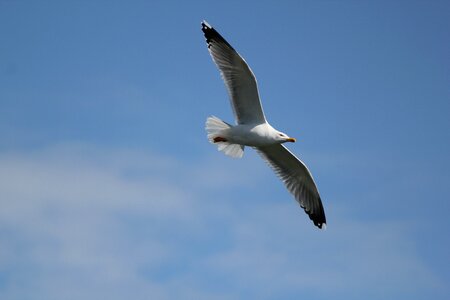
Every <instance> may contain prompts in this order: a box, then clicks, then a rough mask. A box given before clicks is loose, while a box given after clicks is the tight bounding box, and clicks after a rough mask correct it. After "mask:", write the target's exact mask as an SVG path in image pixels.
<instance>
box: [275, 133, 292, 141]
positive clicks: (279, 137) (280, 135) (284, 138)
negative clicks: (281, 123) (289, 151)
mask: <svg viewBox="0 0 450 300" xmlns="http://www.w3.org/2000/svg"><path fill="white" fill-rule="evenodd" d="M275 140H276V141H277V142H279V143H280V144H282V143H286V142H291V143H295V139H294V138H291V137H289V136H288V135H287V134H286V133H283V132H281V131H277V132H276V135H275Z"/></svg>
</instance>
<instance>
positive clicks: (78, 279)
mask: <svg viewBox="0 0 450 300" xmlns="http://www.w3.org/2000/svg"><path fill="white" fill-rule="evenodd" d="M255 158H256V157H254V158H252V156H250V157H247V159H246V160H243V161H238V162H237V163H236V165H235V164H234V163H235V162H236V161H232V163H229V164H224V165H223V166H222V165H221V166H220V168H217V167H211V166H213V162H212V161H211V160H209V159H206V160H205V161H202V162H197V163H181V162H179V161H177V160H176V159H174V158H170V157H164V156H161V155H155V154H152V155H149V154H146V153H143V152H141V151H135V150H129V149H128V150H123V149H121V150H109V149H99V148H95V147H91V146H86V145H82V144H65V145H58V146H53V147H49V148H48V149H44V150H39V151H34V152H32V153H3V154H0V166H1V168H0V205H1V211H0V232H2V234H1V235H0V274H3V275H1V277H0V283H1V284H0V297H1V298H2V299H41V298H42V299H61V298H64V299H80V298H83V299H98V298H109V299H123V298H129V297H132V298H133V299H141V298H142V299H149V298H151V299H179V298H182V299H186V298H188V299H236V298H249V297H250V298H273V299H279V295H285V296H286V297H288V296H291V297H292V295H296V294H298V293H302V294H307V295H310V296H313V297H315V298H318V299H320V298H322V297H323V298H328V297H329V296H330V295H338V296H341V297H342V298H345V299H356V298H358V299H359V298H361V297H362V296H363V295H369V296H372V298H373V299H377V298H379V297H383V298H384V299H386V298H390V297H391V296H392V297H394V296H395V297H397V296H405V295H408V296H409V295H413V294H414V293H418V292H421V291H429V290H430V289H434V288H440V284H442V283H441V282H440V281H439V280H438V279H437V278H436V276H434V274H433V273H432V271H431V270H430V269H429V268H428V267H427V266H426V265H424V263H423V262H421V260H420V259H419V257H418V255H417V254H416V253H415V251H414V249H415V248H414V244H413V242H412V241H411V239H410V238H409V235H408V229H407V227H406V226H404V224H402V223H401V221H399V222H374V221H372V222H360V221H354V220H346V219H348V216H347V217H344V216H345V215H346V214H345V211H343V210H341V209H339V207H328V211H329V214H331V215H333V216H334V220H333V222H332V225H331V226H330V227H329V228H328V229H327V231H325V232H321V231H318V230H316V229H315V228H314V227H313V226H312V225H311V223H310V221H309V220H308V219H307V217H306V215H305V214H304V213H303V212H302V211H301V210H300V209H299V208H297V206H296V205H295V203H294V201H293V200H292V201H289V196H288V194H287V193H286V194H283V198H286V199H283V200H280V201H276V202H272V201H270V199H269V198H270V196H269V195H267V191H268V189H266V188H259V187H258V186H257V184H258V183H261V182H262V181H263V179H264V178H263V177H260V176H263V175H258V177H254V176H251V175H252V174H253V173H254V170H255V169H256V170H258V171H260V170H262V168H264V164H262V163H261V162H260V161H258V162H256V159H255ZM238 164H243V166H244V167H243V168H240V170H241V171H240V172H236V168H235V167H236V166H238ZM257 173H260V172H257ZM174 174H177V175H174ZM263 174H268V173H263ZM270 180H271V181H270V182H272V181H273V182H274V183H273V184H274V185H277V184H278V185H280V183H277V182H275V179H274V176H272V177H271V178H270ZM230 186H231V187H233V188H228V189H227V188H226V187H230ZM233 189H234V190H237V192H233ZM249 193H251V194H249ZM250 195H252V196H253V197H250ZM241 198H246V201H244V200H243V199H241ZM336 201H337V200H336ZM380 287H382V288H380ZM389 295H391V296H389ZM392 297H391V298H392ZM369 298H370V297H369Z"/></svg>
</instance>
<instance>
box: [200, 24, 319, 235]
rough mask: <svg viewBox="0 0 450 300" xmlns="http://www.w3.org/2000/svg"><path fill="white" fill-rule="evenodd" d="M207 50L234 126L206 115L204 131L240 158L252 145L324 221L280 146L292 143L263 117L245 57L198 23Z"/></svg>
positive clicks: (308, 182)
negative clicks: (226, 95)
mask: <svg viewBox="0 0 450 300" xmlns="http://www.w3.org/2000/svg"><path fill="white" fill-rule="evenodd" d="M202 31H203V33H204V34H205V38H206V42H207V44H208V50H209V52H210V54H211V56H212V58H213V60H214V62H215V63H216V65H217V66H218V68H219V70H220V73H221V75H222V78H223V80H224V81H225V85H226V87H227V89H228V93H229V95H230V100H231V106H232V108H233V112H234V115H235V118H236V125H231V124H229V123H226V122H224V121H222V120H220V119H219V118H217V117H214V116H212V117H209V118H208V119H207V121H206V131H207V133H208V139H209V141H210V142H211V143H214V144H216V145H217V147H218V149H219V150H220V151H223V152H224V153H225V154H226V155H229V156H231V157H235V158H241V157H242V156H243V154H244V147H245V146H249V147H252V148H254V149H255V150H256V151H257V152H258V153H259V154H260V155H261V157H262V158H263V159H264V160H265V161H266V162H267V163H268V164H269V166H270V167H271V168H272V169H273V170H274V171H275V173H276V174H277V175H278V177H280V179H281V180H282V181H283V182H284V184H285V185H286V187H287V189H288V190H289V191H290V192H291V193H292V194H293V195H294V197H295V199H296V200H297V201H298V202H299V204H300V206H301V207H303V208H304V209H305V212H306V213H307V214H308V215H309V217H310V219H311V220H312V221H313V222H314V224H315V225H316V226H318V227H319V228H322V226H323V225H325V223H326V219H325V213H324V210H323V206H322V201H321V199H320V195H319V191H318V190H317V187H316V184H315V182H314V180H313V178H312V175H311V173H310V172H309V170H308V168H307V167H306V166H305V164H304V163H303V162H302V161H301V160H299V159H298V158H297V157H295V155H293V154H292V153H291V152H290V151H289V150H288V149H287V148H286V147H285V146H284V145H282V144H283V143H286V142H295V139H294V138H291V137H289V136H288V135H286V134H285V133H283V132H280V131H278V130H276V129H275V128H273V127H272V126H271V125H270V124H269V123H268V122H267V120H266V117H265V115H264V112H263V108H262V105H261V102H260V99H259V94H258V87H257V83H256V79H255V76H254V74H253V72H252V71H251V69H250V68H249V66H248V65H247V63H246V62H245V60H244V59H243V58H242V57H241V56H240V55H239V54H238V53H237V52H236V50H234V49H233V47H232V46H231V45H230V44H229V43H228V42H227V41H226V40H225V39H224V38H223V37H222V36H221V35H220V34H219V33H218V32H217V31H216V30H215V29H214V28H212V27H211V26H210V25H209V24H208V23H206V22H205V21H204V22H202Z"/></svg>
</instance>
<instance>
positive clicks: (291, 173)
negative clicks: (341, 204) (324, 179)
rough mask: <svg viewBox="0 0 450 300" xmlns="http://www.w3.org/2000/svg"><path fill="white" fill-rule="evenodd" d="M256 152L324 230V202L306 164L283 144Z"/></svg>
mask: <svg viewBox="0 0 450 300" xmlns="http://www.w3.org/2000/svg"><path fill="white" fill-rule="evenodd" d="M256 150H257V151H258V153H259V154H260V155H261V156H262V158H263V159H264V160H265V161H266V162H267V163H268V164H269V165H270V167H271V168H272V169H273V170H274V171H275V173H276V174H277V175H278V177H280V179H281V180H282V181H283V182H284V184H285V185H286V187H287V189H288V190H289V192H291V194H292V195H294V197H295V199H296V200H297V202H298V203H299V204H300V206H301V207H302V208H303V209H304V210H305V212H306V213H307V214H308V215H309V218H310V219H311V220H312V221H313V222H314V225H316V226H317V227H319V228H322V226H323V225H324V224H326V219H325V212H324V210H323V206H322V200H321V199H320V195H319V191H318V190H317V187H316V184H315V183H314V179H313V178H312V175H311V173H310V172H309V170H308V168H307V167H306V166H305V164H304V163H303V162H302V161H301V160H299V159H298V158H297V157H295V155H294V154H292V153H291V152H290V151H289V150H288V149H287V148H286V147H284V146H283V145H281V144H276V145H271V146H267V147H257V148H256Z"/></svg>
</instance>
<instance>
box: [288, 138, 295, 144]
mask: <svg viewBox="0 0 450 300" xmlns="http://www.w3.org/2000/svg"><path fill="white" fill-rule="evenodd" d="M286 142H291V143H295V139H294V138H288V139H286Z"/></svg>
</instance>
